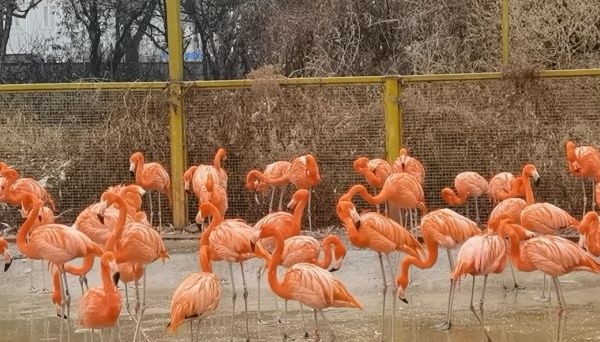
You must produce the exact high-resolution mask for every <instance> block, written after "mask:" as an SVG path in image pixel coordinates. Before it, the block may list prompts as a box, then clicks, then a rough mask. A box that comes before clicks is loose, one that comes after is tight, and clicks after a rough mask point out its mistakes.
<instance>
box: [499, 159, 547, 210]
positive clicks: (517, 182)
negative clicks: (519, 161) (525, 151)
mask: <svg viewBox="0 0 600 342" xmlns="http://www.w3.org/2000/svg"><path fill="white" fill-rule="evenodd" d="M531 179H533V182H534V183H536V182H538V181H539V179H540V175H539V173H538V171H537V169H536V167H535V165H533V164H526V165H525V166H523V170H522V171H521V175H520V176H519V177H516V178H515V179H514V180H513V181H512V182H511V183H510V191H508V192H498V193H496V197H497V198H498V199H499V200H500V201H502V200H505V199H507V198H511V197H525V200H526V201H527V204H531V203H533V189H532V188H531Z"/></svg>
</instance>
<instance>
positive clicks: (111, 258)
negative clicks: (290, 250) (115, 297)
mask: <svg viewBox="0 0 600 342" xmlns="http://www.w3.org/2000/svg"><path fill="white" fill-rule="evenodd" d="M100 265H102V267H107V268H108V269H109V270H110V273H111V274H112V275H113V276H112V278H113V281H114V283H115V285H117V284H118V283H119V279H120V277H121V274H120V273H119V266H118V265H117V257H116V256H115V254H114V253H113V252H111V251H105V252H103V253H102V256H101V257H100Z"/></svg>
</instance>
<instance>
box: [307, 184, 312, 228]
mask: <svg viewBox="0 0 600 342" xmlns="http://www.w3.org/2000/svg"><path fill="white" fill-rule="evenodd" d="M311 198H312V188H308V208H307V212H308V229H310V231H311V232H312V230H313V229H312V214H311V210H310V207H311V205H310V203H311Z"/></svg>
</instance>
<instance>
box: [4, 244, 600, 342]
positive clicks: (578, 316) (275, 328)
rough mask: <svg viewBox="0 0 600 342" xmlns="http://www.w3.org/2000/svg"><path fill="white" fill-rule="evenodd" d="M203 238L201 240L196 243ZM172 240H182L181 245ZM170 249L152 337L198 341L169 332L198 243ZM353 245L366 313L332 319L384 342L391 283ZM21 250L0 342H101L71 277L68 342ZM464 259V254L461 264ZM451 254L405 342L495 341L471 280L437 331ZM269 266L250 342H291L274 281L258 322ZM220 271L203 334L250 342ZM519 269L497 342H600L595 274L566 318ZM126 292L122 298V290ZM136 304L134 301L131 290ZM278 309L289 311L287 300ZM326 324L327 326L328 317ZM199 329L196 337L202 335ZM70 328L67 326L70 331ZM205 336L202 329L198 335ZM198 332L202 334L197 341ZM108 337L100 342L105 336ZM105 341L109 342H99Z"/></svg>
mask: <svg viewBox="0 0 600 342" xmlns="http://www.w3.org/2000/svg"><path fill="white" fill-rule="evenodd" d="M190 237H193V235H190ZM171 238H172V236H171ZM166 243H167V247H168V249H169V250H170V253H171V259H170V260H169V261H167V262H166V263H165V264H162V263H155V264H153V265H151V266H149V267H148V269H147V275H148V276H147V286H146V287H147V306H148V310H147V311H146V315H145V317H144V320H143V325H142V329H143V330H144V332H145V334H146V335H147V336H148V338H149V340H152V341H186V340H189V339H190V335H189V334H190V332H189V324H185V325H183V326H181V327H180V328H179V331H178V332H177V335H175V336H173V335H170V334H169V333H168V332H167V331H166V325H167V323H168V320H169V318H168V316H169V303H170V298H171V295H172V294H173V291H174V289H175V288H176V286H177V284H178V283H179V282H180V281H181V280H182V279H183V278H184V277H185V276H186V275H187V274H188V273H190V272H195V271H197V269H198V265H197V258H196V254H195V253H196V246H197V241H196V240H194V239H183V240H180V239H168V240H166ZM348 246H349V251H348V255H347V256H346V259H345V261H344V264H343V266H342V269H341V270H339V271H338V272H336V273H334V274H335V276H337V277H339V278H340V279H342V280H343V281H344V282H345V283H346V285H347V287H348V289H349V290H350V291H351V292H352V293H353V294H354V295H355V296H357V297H358V298H359V300H360V301H361V302H362V304H363V305H364V310H357V309H345V308H342V309H329V310H327V311H326V312H325V315H326V317H327V318H328V319H329V321H330V322H331V327H332V328H333V331H334V332H335V335H336V339H337V340H338V341H377V340H380V339H381V335H380V334H381V322H382V321H381V304H382V299H383V297H382V280H381V274H380V269H379V265H378V258H377V256H376V254H375V253H374V252H372V251H369V250H358V249H356V248H353V247H352V246H350V245H348ZM11 251H12V252H13V255H15V257H16V258H15V259H16V260H15V261H14V263H13V265H12V267H11V268H10V270H9V271H8V272H6V273H2V274H0V303H1V305H2V310H1V311H0V341H59V340H62V341H67V340H68V339H70V341H91V333H90V332H86V331H81V330H80V329H79V328H78V327H77V324H76V323H75V320H76V317H77V312H76V311H77V310H76V309H77V305H78V301H79V298H80V297H81V292H80V290H79V282H78V281H77V279H76V278H75V277H72V276H70V277H69V287H70V289H71V292H72V297H73V298H72V303H71V306H72V310H73V314H72V317H73V319H72V320H71V330H70V331H71V333H70V336H69V337H67V335H66V333H63V335H62V336H61V334H60V319H59V318H58V317H57V316H56V310H55V308H54V306H53V305H52V302H51V300H50V295H49V294H48V293H44V291H41V288H42V287H43V282H42V275H43V273H42V271H41V270H42V265H41V263H40V262H39V261H36V262H35V263H34V265H33V276H34V278H33V286H34V287H35V288H36V290H35V291H33V292H32V291H30V273H31V262H30V261H29V260H26V259H22V258H21V259H19V256H20V253H19V252H18V251H17V250H16V248H15V246H14V244H11ZM456 252H457V251H455V252H454V253H455V255H456ZM445 255H446V253H443V251H441V253H440V259H439V260H438V262H437V263H436V265H435V266H434V267H433V268H432V269H428V270H419V269H416V270H415V271H414V272H413V275H414V283H413V285H412V287H410V288H409V289H408V296H407V299H408V301H409V304H405V303H402V302H400V301H397V303H396V320H395V324H394V325H395V337H396V340H397V341H485V338H484V334H483V333H482V331H481V329H480V327H479V324H478V323H477V321H476V320H475V317H474V315H473V314H472V313H471V311H470V310H469V299H470V294H471V278H466V279H464V280H463V281H462V282H461V283H460V286H459V288H458V291H457V295H456V299H455V305H454V308H455V310H454V325H453V327H452V329H451V330H449V331H444V330H438V329H436V328H435V325H436V324H439V323H441V322H443V321H444V318H445V313H446V305H447V293H448V285H449V280H448V274H449V270H448V261H447V258H446V257H445ZM258 265H259V263H258V262H257V261H255V260H251V261H249V262H248V264H247V265H246V267H245V271H246V272H245V276H246V280H247V283H248V291H249V296H248V310H249V321H250V340H252V341H276V340H281V339H282V338H281V336H282V331H281V325H279V324H275V323H274V321H275V317H276V314H275V305H274V299H275V298H274V295H273V294H271V292H270V290H269V287H268V284H267V282H266V280H264V279H263V280H262V285H261V286H262V293H263V296H262V298H263V300H262V308H263V317H264V318H265V320H266V322H267V324H264V325H258V324H257V323H256V321H257V282H256V277H255V273H256V272H255V271H256V270H257V267H258ZM214 271H215V272H216V273H217V274H218V275H219V276H220V277H221V278H222V279H223V281H224V284H223V296H222V298H221V302H220V306H219V308H218V310H217V311H216V312H215V313H214V314H213V315H212V317H210V318H208V319H206V320H205V321H203V322H202V323H201V325H200V340H201V341H230V340H231V336H232V333H233V339H234V340H235V341H243V340H244V339H245V328H244V315H243V308H244V302H243V297H242V288H241V284H242V280H241V275H240V270H239V266H238V265H234V273H235V277H236V279H235V283H236V286H237V287H238V296H237V302H236V313H235V322H234V324H235V326H234V329H233V331H232V329H231V325H230V322H231V321H230V317H231V316H230V315H231V309H232V301H231V297H232V289H231V282H230V279H229V270H228V268H227V265H226V264H223V263H216V264H215V265H214ZM509 279H510V269H509V268H507V270H506V271H505V273H504V274H500V275H493V276H490V278H489V281H488V287H487V292H486V298H485V305H484V310H485V311H484V313H485V315H484V318H485V321H484V323H485V326H486V328H487V329H488V331H489V334H490V336H491V338H492V340H494V341H557V340H562V341H594V340H600V330H599V329H598V328H597V326H598V323H597V322H598V318H600V282H599V280H600V277H599V276H598V275H594V274H591V273H586V272H575V273H573V274H570V275H566V276H564V277H562V279H561V284H562V287H563V291H564V295H565V298H566V301H567V305H568V309H567V311H566V314H564V315H563V316H562V317H561V318H560V319H559V314H558V310H557V303H556V301H555V297H556V296H555V294H554V293H553V297H552V301H551V302H550V303H547V302H539V301H536V300H535V298H536V297H537V296H539V294H540V289H541V283H542V275H541V273H537V272H536V273H520V272H517V279H518V282H519V284H520V285H521V286H524V287H525V288H524V289H522V290H519V291H510V292H506V291H504V289H503V282H504V280H506V281H505V282H506V283H507V284H509ZM89 283H90V286H96V285H98V284H99V267H98V263H96V265H95V267H94V270H93V271H92V272H91V274H90V275H89ZM481 285H482V280H481V279H478V280H477V283H476V294H475V296H476V298H479V296H480V294H481ZM45 287H49V277H48V275H47V274H46V275H45ZM122 287H123V286H122V285H121V289H122ZM129 293H130V295H131V294H132V293H133V290H132V291H129ZM390 293H391V292H388V298H387V305H388V309H389V308H390V307H391V305H392V295H391V294H390ZM278 304H279V305H280V306H281V307H282V306H283V301H281V300H279V301H278ZM289 309H290V314H289V316H288V320H289V323H288V324H286V325H285V329H286V330H287V333H288V334H289V335H291V336H292V337H294V338H295V340H296V341H303V340H307V341H313V340H314V332H313V329H314V322H313V319H312V317H313V315H312V312H309V311H306V313H305V318H306V322H307V327H308V329H307V330H309V333H310V336H311V337H309V338H307V339H305V338H304V337H303V336H302V335H303V334H302V320H301V318H300V315H299V306H298V304H297V303H292V302H290V304H289ZM319 318H320V317H319ZM320 324H321V331H322V340H323V341H329V340H331V336H330V334H329V331H328V328H327V323H326V322H324V321H322V320H320ZM391 326H392V324H391V311H389V310H388V312H387V313H386V329H387V330H386V331H385V335H384V338H385V340H386V341H390V340H391V331H390V330H391ZM194 328H196V327H195V326H194ZM64 329H66V327H64ZM194 330H195V329H194ZM196 333H197V331H196V330H195V331H194V334H196ZM104 334H105V336H104V340H105V341H106V340H110V338H111V337H112V338H113V339H114V340H121V341H131V340H132V335H133V324H132V320H131V319H130V318H129V316H128V314H127V312H126V311H125V307H124V308H123V311H122V313H121V317H120V320H119V331H113V332H112V336H111V335H110V333H109V332H105V333H104ZM96 336H99V335H96ZM96 340H99V338H98V337H96Z"/></svg>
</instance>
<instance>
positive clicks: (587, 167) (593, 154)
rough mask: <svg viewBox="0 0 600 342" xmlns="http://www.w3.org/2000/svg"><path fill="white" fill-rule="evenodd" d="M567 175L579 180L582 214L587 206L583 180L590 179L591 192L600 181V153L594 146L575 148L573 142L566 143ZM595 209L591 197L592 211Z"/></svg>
mask: <svg viewBox="0 0 600 342" xmlns="http://www.w3.org/2000/svg"><path fill="white" fill-rule="evenodd" d="M565 149H566V154H567V162H568V166H569V173H570V174H572V175H573V176H575V177H579V178H581V188H582V190H583V213H584V214H585V207H586V205H587V196H586V195H585V182H584V179H585V178H591V179H592V192H594V189H595V185H596V183H598V182H599V181H600V152H598V150H597V149H596V148H595V147H594V146H579V147H575V143H574V142H573V141H567V143H566V145H565ZM595 208H596V201H595V196H593V197H592V210H594V209H595Z"/></svg>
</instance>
